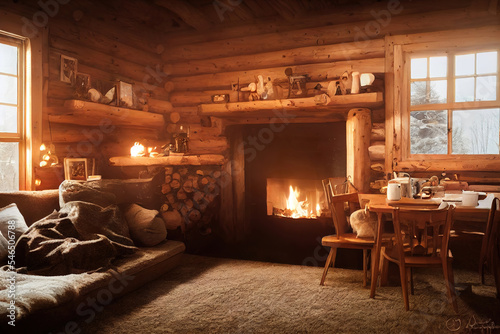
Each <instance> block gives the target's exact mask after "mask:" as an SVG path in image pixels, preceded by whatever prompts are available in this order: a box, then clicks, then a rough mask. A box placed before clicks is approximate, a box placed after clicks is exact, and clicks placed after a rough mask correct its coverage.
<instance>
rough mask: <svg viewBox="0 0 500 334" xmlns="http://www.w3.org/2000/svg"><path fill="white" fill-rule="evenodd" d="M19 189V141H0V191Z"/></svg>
mask: <svg viewBox="0 0 500 334" xmlns="http://www.w3.org/2000/svg"><path fill="white" fill-rule="evenodd" d="M13 190H19V143H2V142H0V191H13Z"/></svg>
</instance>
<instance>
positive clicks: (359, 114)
mask: <svg viewBox="0 0 500 334" xmlns="http://www.w3.org/2000/svg"><path fill="white" fill-rule="evenodd" d="M371 125H372V122H371V112H370V110H369V109H359V108H358V109H351V110H350V111H349V114H348V116H347V123H346V135H347V138H346V146H347V170H346V171H347V176H351V178H352V183H353V184H354V186H355V187H356V188H358V190H359V191H360V192H361V193H366V192H368V191H369V188H370V157H369V154H368V147H369V146H370V133H371Z"/></svg>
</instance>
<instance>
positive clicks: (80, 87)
mask: <svg viewBox="0 0 500 334" xmlns="http://www.w3.org/2000/svg"><path fill="white" fill-rule="evenodd" d="M90 87H91V86H90V75H88V74H85V73H77V74H76V80H75V97H76V98H77V99H79V100H87V99H88V98H89V89H90Z"/></svg>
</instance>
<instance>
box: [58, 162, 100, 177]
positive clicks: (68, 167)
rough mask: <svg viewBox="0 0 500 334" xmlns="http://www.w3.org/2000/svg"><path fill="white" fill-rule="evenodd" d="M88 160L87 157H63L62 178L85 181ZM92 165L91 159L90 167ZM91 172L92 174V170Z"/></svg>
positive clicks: (87, 173)
mask: <svg viewBox="0 0 500 334" xmlns="http://www.w3.org/2000/svg"><path fill="white" fill-rule="evenodd" d="M88 160H89V159H87V158H64V178H65V179H66V180H76V181H87V178H88V176H89V167H90V164H89V161H88ZM92 160H93V159H92ZM93 166H94V164H93V161H92V167H90V168H91V169H93ZM91 173H92V174H93V171H92V170H91Z"/></svg>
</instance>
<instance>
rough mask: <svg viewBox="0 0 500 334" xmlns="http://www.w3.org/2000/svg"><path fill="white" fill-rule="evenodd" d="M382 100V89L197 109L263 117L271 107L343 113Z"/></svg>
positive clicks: (203, 112)
mask: <svg viewBox="0 0 500 334" xmlns="http://www.w3.org/2000/svg"><path fill="white" fill-rule="evenodd" d="M383 103H384V97H383V93H382V92H375V93H364V94H350V95H336V96H333V97H332V98H330V97H328V96H327V95H326V94H323V95H320V96H315V97H305V98H297V99H282V100H260V101H250V102H230V103H224V104H217V103H213V104H201V105H199V106H198V111H199V113H200V114H201V115H206V116H218V117H225V116H226V117H234V116H235V115H238V114H241V115H244V116H245V117H248V116H251V115H255V116H259V117H264V116H266V114H269V115H272V112H273V111H275V110H290V111H298V112H301V111H302V112H305V113H307V112H309V113H311V112H315V111H320V112H331V111H333V110H338V111H342V112H343V111H345V112H347V111H348V110H349V109H351V108H376V107H381V106H382V105H383Z"/></svg>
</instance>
